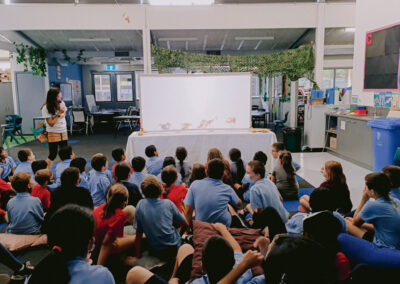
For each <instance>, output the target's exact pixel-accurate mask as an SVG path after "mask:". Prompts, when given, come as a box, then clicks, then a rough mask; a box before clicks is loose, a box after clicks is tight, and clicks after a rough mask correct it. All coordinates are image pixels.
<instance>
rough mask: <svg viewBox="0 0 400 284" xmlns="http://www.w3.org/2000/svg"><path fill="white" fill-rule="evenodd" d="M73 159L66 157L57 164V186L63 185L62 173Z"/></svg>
mask: <svg viewBox="0 0 400 284" xmlns="http://www.w3.org/2000/svg"><path fill="white" fill-rule="evenodd" d="M71 161H72V160H71V159H66V160H64V161H61V162H59V163H58V164H57V165H56V185H57V186H60V185H61V175H62V173H63V172H64V170H65V169H68V168H69V166H70V164H71Z"/></svg>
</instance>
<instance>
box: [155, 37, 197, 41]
mask: <svg viewBox="0 0 400 284" xmlns="http://www.w3.org/2000/svg"><path fill="white" fill-rule="evenodd" d="M195 40H198V38H197V37H160V38H159V39H158V41H195Z"/></svg>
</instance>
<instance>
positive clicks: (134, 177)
mask: <svg viewBox="0 0 400 284" xmlns="http://www.w3.org/2000/svg"><path fill="white" fill-rule="evenodd" d="M145 177H147V175H146V174H144V173H142V172H133V173H132V174H131V177H130V179H129V180H128V181H129V182H130V183H133V184H136V185H137V187H138V188H139V190H140V194H141V195H142V196H143V197H144V195H143V191H142V182H143V180H144V179H145Z"/></svg>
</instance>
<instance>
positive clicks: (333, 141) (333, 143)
mask: <svg viewBox="0 0 400 284" xmlns="http://www.w3.org/2000/svg"><path fill="white" fill-rule="evenodd" d="M336 141H337V139H336V137H330V138H329V147H330V148H332V149H336Z"/></svg>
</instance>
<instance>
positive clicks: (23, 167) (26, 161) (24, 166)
mask: <svg viewBox="0 0 400 284" xmlns="http://www.w3.org/2000/svg"><path fill="white" fill-rule="evenodd" d="M18 160H19V161H20V162H21V163H20V164H19V165H18V166H17V168H16V169H15V172H14V174H16V173H19V172H27V173H29V174H30V175H31V176H32V177H33V176H34V175H35V174H34V173H33V171H32V162H34V161H35V155H34V154H33V152H32V150H31V149H23V150H19V151H18Z"/></svg>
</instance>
